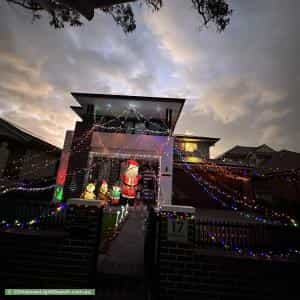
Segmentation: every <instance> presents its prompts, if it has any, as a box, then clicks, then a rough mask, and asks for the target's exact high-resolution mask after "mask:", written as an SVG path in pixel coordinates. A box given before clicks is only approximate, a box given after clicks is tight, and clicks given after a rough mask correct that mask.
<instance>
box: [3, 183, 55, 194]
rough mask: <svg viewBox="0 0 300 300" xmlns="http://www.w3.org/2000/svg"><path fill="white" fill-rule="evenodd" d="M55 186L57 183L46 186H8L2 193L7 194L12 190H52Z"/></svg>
mask: <svg viewBox="0 0 300 300" xmlns="http://www.w3.org/2000/svg"><path fill="white" fill-rule="evenodd" d="M54 187H55V184H52V185H49V186H46V187H40V188H25V187H20V186H19V187H11V188H6V189H5V190H3V191H1V192H0V195H3V194H6V193H8V192H12V191H23V192H40V191H46V190H50V189H52V188H54Z"/></svg>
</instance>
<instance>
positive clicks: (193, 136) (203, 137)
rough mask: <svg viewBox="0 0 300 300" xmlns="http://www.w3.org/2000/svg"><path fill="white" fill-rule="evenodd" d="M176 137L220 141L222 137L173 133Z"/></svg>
mask: <svg viewBox="0 0 300 300" xmlns="http://www.w3.org/2000/svg"><path fill="white" fill-rule="evenodd" d="M173 137H174V138H179V139H193V140H207V141H211V142H215V143H216V142H218V141H219V140H220V138H213V137H207V136H196V135H184V134H175V135H173Z"/></svg>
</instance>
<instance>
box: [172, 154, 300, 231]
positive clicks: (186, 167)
mask: <svg viewBox="0 0 300 300" xmlns="http://www.w3.org/2000/svg"><path fill="white" fill-rule="evenodd" d="M175 151H177V152H178V153H179V155H181V152H180V151H179V150H178V149H175ZM184 171H185V172H187V173H188V174H189V175H191V176H192V177H193V179H194V180H195V181H196V182H197V183H198V184H199V185H200V186H201V187H202V188H203V190H204V191H205V192H206V193H208V194H209V195H210V197H211V198H212V199H214V200H215V201H216V202H218V203H220V204H221V205H222V206H223V207H226V208H230V209H231V210H233V211H236V212H237V213H238V214H239V215H241V216H243V217H246V218H253V219H255V220H256V221H258V222H261V223H265V224H281V225H287V224H292V225H293V226H295V227H297V226H298V224H297V223H296V221H294V223H293V222H292V221H291V220H293V219H292V218H291V217H290V216H288V215H286V214H284V213H278V212H276V214H275V212H274V211H272V210H270V211H271V212H272V217H278V216H279V217H281V218H284V219H285V220H286V221H285V222H282V221H280V220H270V219H267V218H266V217H263V216H257V215H252V214H251V213H245V212H242V211H240V209H239V207H238V206H237V205H236V204H243V201H241V200H239V202H238V201H237V199H236V198H235V197H234V196H232V195H230V194H228V193H225V192H224V191H221V190H220V189H218V188H217V187H216V186H212V185H211V184H209V183H208V182H207V181H205V180H204V179H203V178H202V177H200V175H199V174H197V175H195V174H194V173H193V172H192V167H191V166H190V165H188V164H186V163H185V162H184ZM216 192H217V193H220V194H222V195H224V196H226V197H228V198H229V199H231V200H232V201H233V203H231V204H228V203H227V202H225V201H223V200H221V199H220V197H218V196H217V195H216V194H215V193H216ZM247 205H248V208H251V209H252V206H251V205H249V204H247Z"/></svg>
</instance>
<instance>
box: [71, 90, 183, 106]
mask: <svg viewBox="0 0 300 300" xmlns="http://www.w3.org/2000/svg"><path fill="white" fill-rule="evenodd" d="M71 95H72V96H73V97H74V98H76V97H91V98H96V97H106V98H110V99H112V100H113V99H114V98H117V99H124V100H125V99H126V100H127V99H134V100H142V101H158V102H177V103H181V104H182V105H183V104H184V103H185V99H184V98H168V97H148V96H130V95H113V94H96V93H81V92H71Z"/></svg>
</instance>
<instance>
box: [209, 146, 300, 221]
mask: <svg viewBox="0 0 300 300" xmlns="http://www.w3.org/2000/svg"><path fill="white" fill-rule="evenodd" d="M214 162H215V163H216V164H218V165H219V166H222V167H225V168H226V169H227V170H230V171H231V172H233V173H235V174H244V175H245V176H249V177H250V178H251V186H252V193H253V195H254V196H255V198H256V199H257V200H259V201H263V202H264V203H267V204H268V205H270V206H272V207H273V208H278V209H284V210H286V211H288V212H289V213H290V214H292V215H295V214H296V215H299V216H300V201H299V198H300V153H296V152H292V151H288V150H280V151H276V150H274V149H272V148H271V147H270V146H268V145H261V146H258V147H244V146H235V147H233V148H231V149H230V150H228V151H226V152H225V153H224V154H222V155H220V156H219V157H218V158H217V159H215V160H214Z"/></svg>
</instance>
